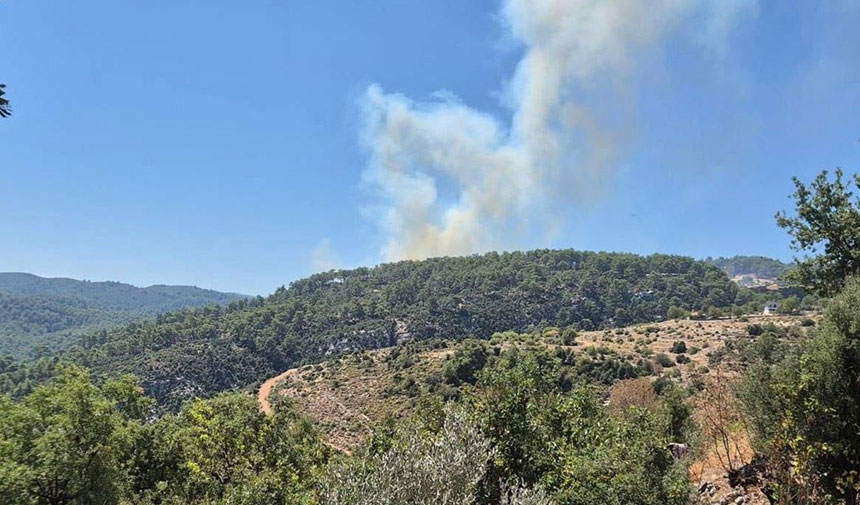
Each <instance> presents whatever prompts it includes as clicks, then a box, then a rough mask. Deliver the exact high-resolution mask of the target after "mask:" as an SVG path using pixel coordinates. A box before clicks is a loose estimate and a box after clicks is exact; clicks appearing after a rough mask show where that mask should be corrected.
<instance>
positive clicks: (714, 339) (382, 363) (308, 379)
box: [259, 316, 803, 474]
mask: <svg viewBox="0 0 860 505" xmlns="http://www.w3.org/2000/svg"><path fill="white" fill-rule="evenodd" d="M802 319H803V318H802V317H800V316H753V317H749V319H748V320H747V321H741V320H737V319H721V320H708V321H689V320H673V321H664V322H660V323H652V324H639V325H634V326H628V327H625V328H618V329H612V330H601V331H590V332H583V333H581V334H580V335H579V338H578V339H577V346H576V347H568V346H563V347H565V348H566V349H575V350H576V352H584V350H585V349H586V348H588V347H589V346H594V347H606V348H608V349H610V350H612V351H614V352H616V353H618V354H620V355H630V356H642V353H643V352H645V353H646V355H648V356H650V357H651V358H654V356H656V355H657V354H659V353H664V354H666V355H668V356H669V357H670V358H671V359H672V360H675V359H676V358H677V354H676V353H673V352H672V346H673V344H674V343H675V342H676V341H684V343H685V344H686V347H687V350H688V351H687V353H685V354H686V356H688V357H689V358H690V362H689V363H686V364H681V365H676V366H675V367H673V368H672V369H671V370H679V372H680V374H681V376H680V378H679V379H680V380H681V381H683V382H688V381H689V380H691V379H692V378H694V377H695V378H699V379H703V380H707V378H708V377H709V376H710V375H711V374H713V373H715V371H714V370H712V369H711V367H709V364H708V357H709V355H710V354H712V353H714V352H718V351H720V350H721V349H722V348H723V347H724V346H725V344H726V342H729V341H732V340H737V339H741V338H748V337H747V326H748V325H750V324H754V323H759V324H764V323H773V324H775V325H777V326H784V327H789V326H794V325H797V324H799V323H800V321H801V320H802ZM533 343H538V344H543V345H546V346H547V347H549V348H555V347H559V345H558V344H557V339H556V337H555V335H553V333H552V332H547V333H546V334H545V335H544V336H543V337H538V338H537V340H534V341H533ZM517 345H521V344H519V343H511V342H504V343H503V344H502V347H504V348H508V347H510V346H517ZM696 348H698V349H699V350H698V351H697V352H693V351H694V350H695V349H696ZM451 352H452V351H451V350H448V349H437V350H429V351H424V352H420V353H418V354H416V355H415V356H414V357H413V361H414V363H413V364H412V365H411V366H410V367H408V368H405V369H402V370H396V369H395V368H394V367H392V366H391V365H390V364H389V363H388V362H387V361H386V360H387V358H388V357H389V355H390V353H391V349H381V350H377V351H366V352H363V353H360V354H356V355H350V356H344V357H342V358H340V359H337V360H333V361H329V362H326V363H322V364H319V365H308V366H305V367H302V368H299V369H293V370H289V371H287V372H285V373H283V374H281V375H279V376H277V377H274V378H272V379H270V380H269V381H266V382H265V383H264V385H263V386H262V387H261V389H260V395H259V398H260V403H261V408H263V409H264V410H265V409H266V408H267V407H268V401H267V400H268V396H269V395H270V394H281V395H287V396H289V397H290V398H291V399H292V400H293V401H294V403H295V405H296V407H297V408H298V410H299V411H300V412H302V413H303V414H304V415H306V416H308V417H310V418H311V419H314V420H315V421H317V423H318V424H319V426H320V427H321V429H322V430H323V432H324V433H325V434H326V436H327V437H328V439H329V441H330V443H331V444H332V445H333V446H335V447H339V448H343V449H346V450H348V449H350V448H354V447H356V446H357V445H359V444H360V443H361V442H362V441H363V440H364V439H365V438H366V437H367V436H368V435H369V434H370V430H371V426H373V425H374V424H376V423H378V422H379V421H382V420H384V419H385V418H387V417H390V416H393V417H394V418H402V417H403V416H406V415H408V414H409V413H410V412H411V410H412V408H413V407H414V404H415V401H416V398H415V397H411V396H410V395H409V394H408V392H407V391H405V390H404V388H403V385H404V384H405V383H407V382H408V381H409V380H410V378H411V379H414V380H415V381H416V382H417V384H418V386H419V387H420V386H421V384H422V383H423V382H424V381H425V380H426V379H427V378H428V377H430V376H431V375H438V374H439V372H440V371H441V370H442V367H443V364H444V361H445V358H446V356H447V355H448V354H450V353H451ZM658 368H659V367H658ZM669 370H670V369H664V370H662V371H659V370H658V375H659V374H661V373H662V374H665V373H670V372H669ZM720 372H721V373H723V374H725V375H727V376H732V375H733V374H734V372H733V370H732V363H731V362H729V363H724V364H723V365H722V366H721V368H720ZM672 373H676V374H677V373H678V372H672ZM654 378H656V376H655V377H651V378H650V380H653V379H654ZM631 387H632V386H631ZM747 446H748V444H747ZM712 456H713V457H716V455H706V456H705V457H704V460H703V461H702V462H697V465H699V467H701V468H700V471H699V473H700V474H703V473H704V474H707V473H708V472H709V471H708V469H709V468H711V467H712V462H711V461H710V459H711V458H712ZM741 459H743V458H741ZM694 467H696V465H694Z"/></svg>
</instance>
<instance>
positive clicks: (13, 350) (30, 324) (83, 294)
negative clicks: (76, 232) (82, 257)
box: [0, 273, 243, 358]
mask: <svg viewBox="0 0 860 505" xmlns="http://www.w3.org/2000/svg"><path fill="white" fill-rule="evenodd" d="M241 298H243V296H242V295H237V294H234V293H221V292H218V291H212V290H208V289H200V288H196V287H193V286H150V287H147V288H139V287H135V286H131V285H129V284H123V283H120V282H89V281H79V280H75V279H65V278H54V279H49V278H44V277H38V276H36V275H32V274H25V273H0V356H2V355H11V356H13V357H16V358H27V357H38V356H40V355H46V354H50V353H51V352H53V351H57V350H60V349H63V348H66V347H68V346H70V345H72V344H74V343H75V342H76V341H77V340H78V338H79V337H80V336H81V335H83V334H86V333H92V332H94V331H97V330H101V329H106V328H109V327H112V326H117V325H121V324H126V323H129V322H132V321H135V320H140V319H143V318H146V317H149V316H154V315H156V314H160V313H162V312H168V311H175V310H179V309H183V308H191V307H201V306H205V305H210V304H224V303H228V302H230V301H233V300H237V299H241Z"/></svg>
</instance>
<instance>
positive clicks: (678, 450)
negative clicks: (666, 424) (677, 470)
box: [666, 442, 690, 459]
mask: <svg viewBox="0 0 860 505" xmlns="http://www.w3.org/2000/svg"><path fill="white" fill-rule="evenodd" d="M666 449H668V450H669V452H671V453H672V456H674V457H675V459H681V458H683V457H684V456H686V455H687V453H688V452H690V448H689V447H688V446H687V444H677V443H675V442H672V443H671V444H669V445H667V446H666Z"/></svg>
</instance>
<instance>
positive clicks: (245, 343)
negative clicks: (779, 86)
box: [0, 250, 739, 408]
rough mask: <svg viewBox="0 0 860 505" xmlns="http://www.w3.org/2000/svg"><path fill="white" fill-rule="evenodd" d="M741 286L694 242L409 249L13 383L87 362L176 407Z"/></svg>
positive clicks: (29, 368) (731, 293)
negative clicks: (330, 361) (461, 252)
mask: <svg viewBox="0 0 860 505" xmlns="http://www.w3.org/2000/svg"><path fill="white" fill-rule="evenodd" d="M738 295H739V290H738V288H737V286H735V284H733V283H732V282H731V281H729V279H728V278H727V277H726V275H725V274H724V273H723V272H721V271H720V270H719V269H717V268H716V267H713V266H711V265H707V264H705V263H704V262H701V261H696V260H693V259H691V258H686V257H681V256H668V255H652V256H647V257H644V256H637V255H633V254H618V253H593V252H580V251H573V250H540V251H531V252H525V253H523V252H513V253H503V254H498V253H489V254H485V255H480V256H478V255H476V256H469V257H458V258H436V259H429V260H424V261H404V262H399V263H392V264H385V265H380V266H378V267H375V268H359V269H355V270H337V271H330V272H326V273H321V274H317V275H313V276H311V277H309V278H306V279H303V280H300V281H296V282H294V283H292V284H291V285H290V287H289V288H280V289H278V290H277V291H276V292H275V293H274V294H272V295H271V296H269V297H268V298H265V299H264V298H260V297H258V298H255V299H247V300H238V301H234V302H231V303H230V304H228V305H226V306H224V307H204V308H199V309H189V310H181V311H176V312H171V313H167V314H162V315H159V316H158V317H157V318H156V319H155V320H152V321H145V322H135V323H131V324H129V325H126V326H123V327H120V328H115V329H111V330H107V331H99V332H95V333H91V334H88V335H86V336H85V337H83V339H82V342H81V344H82V345H81V346H80V347H79V348H76V349H72V350H69V351H68V352H65V353H63V354H62V355H60V356H57V357H53V358H45V359H42V360H40V361H37V362H34V363H30V364H26V365H24V364H16V363H7V364H5V365H4V364H3V363H0V372H4V371H5V373H2V374H0V388H2V390H4V391H7V392H16V393H23V392H26V391H29V390H30V389H31V388H32V386H33V385H34V384H35V383H37V382H38V381H39V380H41V379H42V378H44V377H46V376H49V375H51V374H52V373H53V372H52V370H53V369H54V367H55V365H56V363H57V362H73V363H78V364H81V365H85V366H88V367H91V368H92V369H93V370H95V371H97V372H101V373H108V374H111V373H133V374H135V375H137V376H138V377H140V378H141V379H142V381H143V384H144V387H145V388H146V390H147V392H148V393H149V394H151V395H152V396H154V397H155V398H156V399H158V400H159V401H160V402H162V403H163V404H164V405H167V406H170V407H173V408H176V407H178V406H179V405H180V404H181V402H182V401H184V400H185V399H188V398H190V397H193V396H195V395H202V396H207V395H210V394H212V393H215V392H218V391H223V390H226V389H232V388H239V387H243V386H246V385H249V384H252V383H254V382H256V381H259V380H261V379H263V378H266V377H268V376H270V375H272V374H274V373H275V372H277V371H281V370H284V369H286V368H290V367H293V366H296V365H300V364H305V363H310V362H316V361H320V360H322V359H325V358H327V357H330V356H332V355H336V354H339V353H344V352H350V351H354V350H359V349H371V348H377V347H385V346H390V345H393V344H395V343H397V342H401V341H404V340H410V339H428V338H436V337H441V338H456V339H462V338H468V337H477V338H484V339H486V338H489V337H490V336H491V335H492V334H493V333H495V332H497V331H504V330H514V331H527V330H529V329H532V328H536V327H541V326H559V327H567V326H574V327H576V328H578V329H594V328H603V327H611V326H618V325H624V324H629V323H635V322H647V321H654V320H659V319H662V318H665V317H666V315H667V312H668V311H669V309H670V307H676V308H681V309H684V310H697V311H704V310H706V309H709V308H712V307H729V306H732V305H733V304H734V303H735V301H736V299H737V298H738V297H739V296H738ZM4 368H5V370H4Z"/></svg>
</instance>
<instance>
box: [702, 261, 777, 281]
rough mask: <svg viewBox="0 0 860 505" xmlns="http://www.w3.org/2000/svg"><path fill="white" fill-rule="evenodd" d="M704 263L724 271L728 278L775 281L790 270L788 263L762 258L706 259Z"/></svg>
mask: <svg viewBox="0 0 860 505" xmlns="http://www.w3.org/2000/svg"><path fill="white" fill-rule="evenodd" d="M705 261H707V262H708V263H710V264H712V265H714V266H716V267H717V268H719V269H720V270H722V271H724V272H725V273H726V274H727V275H728V276H729V277H734V276H736V275H748V274H752V275H756V276H758V277H763V278H766V279H776V278H777V277H779V276H780V275H782V274H784V273H785V272H787V271H788V270H790V269H791V264H790V263H783V262H782V261H779V260H775V259H773V258H766V257H764V256H732V257H731V258H716V259H714V258H708V259H706V260H705Z"/></svg>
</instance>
